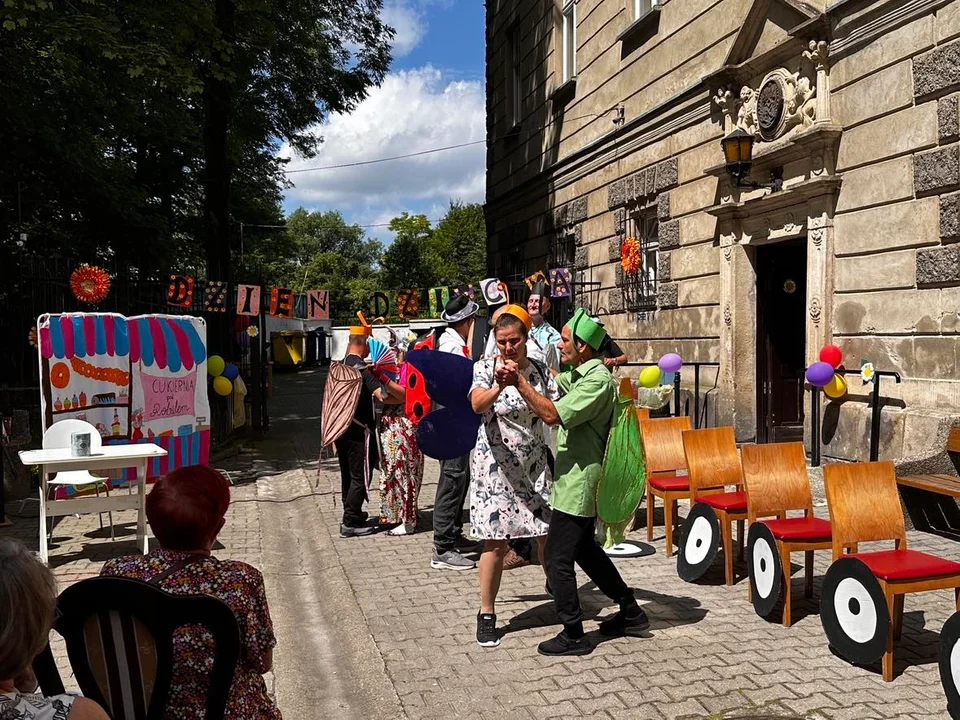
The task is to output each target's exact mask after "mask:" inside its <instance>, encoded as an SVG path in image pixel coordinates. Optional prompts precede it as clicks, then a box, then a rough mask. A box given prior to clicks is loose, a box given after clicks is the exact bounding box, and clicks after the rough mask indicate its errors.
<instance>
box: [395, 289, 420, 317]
mask: <svg viewBox="0 0 960 720" xmlns="http://www.w3.org/2000/svg"><path fill="white" fill-rule="evenodd" d="M419 314H420V292H419V291H418V290H416V289H406V290H401V291H399V292H398V293H397V316H398V317H400V318H415V317H417V315H419Z"/></svg>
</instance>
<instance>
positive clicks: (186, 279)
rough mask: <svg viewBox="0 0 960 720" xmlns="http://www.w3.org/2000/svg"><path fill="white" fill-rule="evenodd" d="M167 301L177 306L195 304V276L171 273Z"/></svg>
mask: <svg viewBox="0 0 960 720" xmlns="http://www.w3.org/2000/svg"><path fill="white" fill-rule="evenodd" d="M167 302H168V303H169V304H170V305H175V306H177V307H190V306H191V305H192V304H193V278H192V277H190V276H189V275H171V276H170V284H169V285H168V286H167Z"/></svg>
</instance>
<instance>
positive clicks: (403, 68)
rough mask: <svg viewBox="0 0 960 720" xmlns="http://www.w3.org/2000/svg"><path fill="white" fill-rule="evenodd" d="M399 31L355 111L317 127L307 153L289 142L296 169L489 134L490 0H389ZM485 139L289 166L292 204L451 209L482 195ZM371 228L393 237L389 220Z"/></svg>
mask: <svg viewBox="0 0 960 720" xmlns="http://www.w3.org/2000/svg"><path fill="white" fill-rule="evenodd" d="M383 15H384V19H385V20H386V21H387V23H388V24H389V25H391V26H392V27H393V28H394V29H395V30H396V31H397V33H396V37H395V38H394V46H393V56H394V59H393V64H392V65H391V68H390V72H389V74H388V75H387V77H386V79H385V80H384V82H383V84H382V85H381V86H380V87H374V88H371V89H370V92H369V97H368V98H367V99H366V100H364V101H363V102H362V103H360V105H359V106H358V107H357V109H356V110H355V111H354V112H352V113H350V114H349V115H331V116H330V117H329V118H328V120H327V121H326V122H325V123H323V124H322V125H320V126H317V127H316V128H315V129H314V132H316V133H317V134H319V135H320V136H322V137H323V144H322V145H321V146H320V150H319V152H318V154H317V155H316V157H314V158H311V159H309V160H305V159H303V158H300V157H298V156H296V154H295V153H293V152H292V151H291V150H290V148H288V147H286V146H284V147H283V148H281V150H280V154H281V155H282V156H284V157H291V158H292V159H291V162H290V163H289V164H288V165H287V169H288V170H294V169H300V168H307V167H322V166H329V165H342V164H344V163H352V162H357V161H362V160H373V159H377V158H383V157H392V156H396V155H406V154H408V153H415V152H422V151H424V150H430V149H433V148H438V147H446V146H449V145H458V144H461V143H465V142H470V141H474V140H484V138H485V134H486V120H485V117H484V114H485V106H484V6H483V0H385V1H384V10H383ZM485 157H486V148H485V145H484V144H483V143H481V144H476V145H471V146H469V147H465V148H459V149H456V150H448V151H445V152H439V153H432V154H429V155H424V156H421V157H417V158H410V159H404V160H395V161H392V162H384V163H377V164H374V165H366V166H359V167H352V168H338V169H331V170H319V171H316V172H300V173H293V174H291V175H289V178H290V179H291V180H292V181H293V183H294V184H295V187H293V188H291V189H289V190H287V191H286V192H285V194H284V210H285V211H286V212H288V213H289V212H292V211H293V210H295V209H297V208H298V207H304V208H306V209H307V210H322V211H326V210H339V211H340V212H342V213H343V215H344V217H345V218H346V220H347V222H349V223H356V224H359V225H373V224H380V223H387V222H389V221H390V219H391V218H393V217H396V216H397V215H399V214H400V213H401V212H403V211H408V212H410V213H411V214H419V213H423V214H425V215H426V216H427V218H428V219H430V220H431V221H435V220H437V219H439V218H440V217H442V216H443V214H444V212H445V211H446V208H447V207H448V206H449V203H450V201H451V200H462V201H464V202H482V201H483V197H484V177H485V176H484V162H485ZM367 232H368V234H369V235H370V236H371V237H376V238H379V239H380V240H381V241H383V242H384V243H389V242H390V241H391V240H392V235H391V233H390V232H389V230H388V229H387V228H386V227H371V228H369V229H368V230H367Z"/></svg>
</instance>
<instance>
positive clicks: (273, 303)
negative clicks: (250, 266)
mask: <svg viewBox="0 0 960 720" xmlns="http://www.w3.org/2000/svg"><path fill="white" fill-rule="evenodd" d="M270 314H271V315H273V316H274V317H282V318H292V317H293V290H291V289H290V288H270Z"/></svg>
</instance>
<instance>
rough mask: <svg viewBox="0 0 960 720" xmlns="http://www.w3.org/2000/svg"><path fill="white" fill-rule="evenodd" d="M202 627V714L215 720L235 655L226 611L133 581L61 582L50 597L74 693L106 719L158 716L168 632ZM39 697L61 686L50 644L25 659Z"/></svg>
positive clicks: (203, 598)
mask: <svg viewBox="0 0 960 720" xmlns="http://www.w3.org/2000/svg"><path fill="white" fill-rule="evenodd" d="M183 625H202V626H203V627H204V628H206V629H207V630H209V631H210V633H211V634H212V635H213V637H214V641H215V643H216V650H215V654H214V662H213V668H212V670H211V672H210V684H209V687H208V691H207V708H206V715H205V717H206V718H208V720H222V719H223V716H224V712H225V711H226V706H227V699H228V697H229V694H230V686H231V684H232V683H233V674H234V671H235V670H236V666H237V662H238V660H239V658H240V630H239V628H238V626H237V620H236V618H235V617H234V615H233V611H232V610H230V608H229V607H228V606H227V605H226V604H225V603H223V602H221V601H220V600H218V599H217V598H214V597H210V596H208V595H172V594H170V593H167V592H164V591H163V590H161V589H159V588H157V587H155V586H154V585H149V584H148V583H145V582H142V581H140V580H133V579H130V578H122V577H97V578H90V579H88V580H83V581H81V582H79V583H77V584H75V585H72V586H70V587H68V588H67V589H66V590H64V591H63V592H62V593H61V594H60V597H59V599H58V600H57V618H56V621H55V623H54V629H55V630H56V631H57V632H58V633H60V634H61V635H62V636H63V638H64V640H65V641H66V645H67V656H68V657H69V659H70V666H71V668H72V669H73V672H74V675H75V677H76V679H77V684H78V685H79V686H80V690H81V692H82V693H83V694H84V695H85V696H86V697H88V698H90V699H91V700H95V701H96V702H98V703H100V705H101V706H102V707H103V708H104V709H105V710H106V711H107V714H109V715H110V717H111V718H113V720H161V718H162V717H164V713H165V711H166V710H167V700H168V697H169V693H170V683H171V680H172V678H173V662H174V656H173V652H174V651H173V635H174V631H175V630H176V629H177V628H179V627H181V626H183ZM33 668H34V673H35V674H36V676H37V680H38V681H39V682H40V687H41V689H42V690H43V693H44V694H45V695H56V694H60V693H62V692H63V682H62V681H61V679H60V674H59V672H58V671H57V666H56V663H55V662H54V660H53V655H52V654H51V652H50V647H49V646H47V648H46V650H44V652H43V653H41V655H40V656H39V657H38V658H37V660H36V661H35V662H34V664H33Z"/></svg>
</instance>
